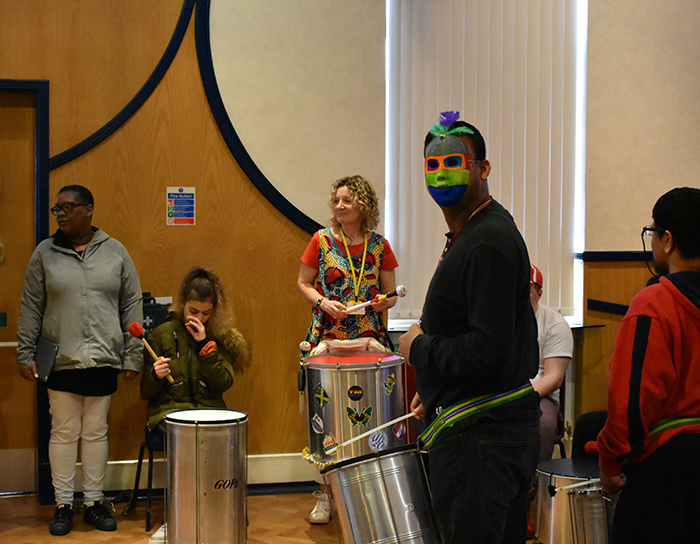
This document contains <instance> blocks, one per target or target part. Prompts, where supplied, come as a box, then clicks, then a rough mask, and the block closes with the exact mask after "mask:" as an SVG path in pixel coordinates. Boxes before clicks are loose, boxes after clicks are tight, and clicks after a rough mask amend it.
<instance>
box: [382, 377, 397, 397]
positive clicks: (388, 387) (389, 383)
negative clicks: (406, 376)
mask: <svg viewBox="0 0 700 544" xmlns="http://www.w3.org/2000/svg"><path fill="white" fill-rule="evenodd" d="M394 384H396V376H395V375H394V374H389V375H388V376H387V378H386V380H385V381H382V385H383V386H384V391H386V394H387V395H391V393H392V392H393V391H394Z"/></svg>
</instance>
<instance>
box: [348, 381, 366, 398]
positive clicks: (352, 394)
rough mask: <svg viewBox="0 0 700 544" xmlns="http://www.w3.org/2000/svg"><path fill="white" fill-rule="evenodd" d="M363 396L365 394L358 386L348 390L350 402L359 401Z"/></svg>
mask: <svg viewBox="0 0 700 544" xmlns="http://www.w3.org/2000/svg"><path fill="white" fill-rule="evenodd" d="M364 395H365V392H364V391H363V390H362V388H361V387H360V386H359V385H353V386H352V387H351V388H350V389H348V398H349V399H350V400H360V399H361V398H362V397H363V396H364Z"/></svg>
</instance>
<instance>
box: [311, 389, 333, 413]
mask: <svg viewBox="0 0 700 544" xmlns="http://www.w3.org/2000/svg"><path fill="white" fill-rule="evenodd" d="M314 396H315V397H316V400H317V401H318V403H319V405H320V406H321V408H323V407H324V406H325V405H326V404H328V403H329V402H330V401H331V399H330V397H329V396H328V393H326V390H325V389H324V388H323V386H322V385H321V384H320V383H319V384H318V385H317V386H316V388H315V389H314Z"/></svg>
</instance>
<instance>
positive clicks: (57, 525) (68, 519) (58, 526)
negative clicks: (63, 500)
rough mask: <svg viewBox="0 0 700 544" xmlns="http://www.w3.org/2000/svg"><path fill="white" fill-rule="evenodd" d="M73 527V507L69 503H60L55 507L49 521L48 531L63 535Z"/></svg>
mask: <svg viewBox="0 0 700 544" xmlns="http://www.w3.org/2000/svg"><path fill="white" fill-rule="evenodd" d="M72 528H73V508H72V507H71V505H70V504H62V505H60V506H57V507H56V511H55V512H54V513H53V519H52V520H51V523H49V533H51V534H52V535H56V536H63V535H67V534H68V533H70V530H71V529H72Z"/></svg>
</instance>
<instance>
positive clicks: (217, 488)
mask: <svg viewBox="0 0 700 544" xmlns="http://www.w3.org/2000/svg"><path fill="white" fill-rule="evenodd" d="M165 421H166V427H167V454H166V455H167V466H168V470H167V494H166V521H167V524H166V528H167V536H166V538H167V541H168V543H169V544H214V543H217V544H219V543H231V544H244V543H245V542H246V538H247V504H246V501H247V490H246V483H247V464H246V451H247V431H246V425H247V421H248V416H247V414H245V413H243V412H238V411H235V410H182V411H178V412H172V413H170V414H168V415H167V416H166V418H165Z"/></svg>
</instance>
